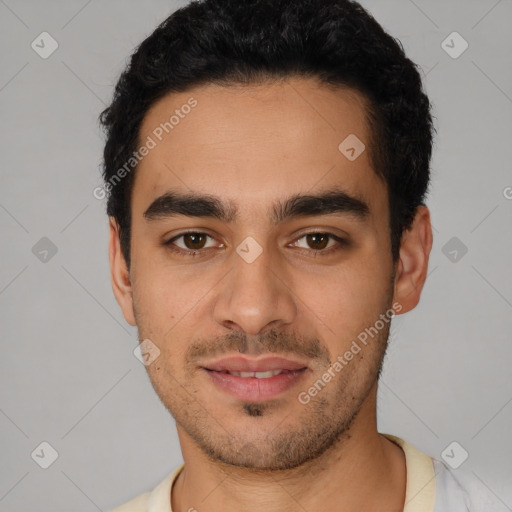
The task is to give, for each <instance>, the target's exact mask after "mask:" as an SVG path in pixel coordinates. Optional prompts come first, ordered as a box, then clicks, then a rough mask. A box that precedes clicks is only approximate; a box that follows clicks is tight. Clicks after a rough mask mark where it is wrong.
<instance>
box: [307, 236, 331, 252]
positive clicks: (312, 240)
mask: <svg viewBox="0 0 512 512" xmlns="http://www.w3.org/2000/svg"><path fill="white" fill-rule="evenodd" d="M319 239H323V242H325V243H322V242H321V241H320V242H319ZM307 241H308V244H309V245H310V246H311V245H313V246H314V247H312V248H313V249H325V247H326V246H327V242H328V241H329V235H326V234H325V233H310V234H308V235H307ZM318 245H320V247H318Z"/></svg>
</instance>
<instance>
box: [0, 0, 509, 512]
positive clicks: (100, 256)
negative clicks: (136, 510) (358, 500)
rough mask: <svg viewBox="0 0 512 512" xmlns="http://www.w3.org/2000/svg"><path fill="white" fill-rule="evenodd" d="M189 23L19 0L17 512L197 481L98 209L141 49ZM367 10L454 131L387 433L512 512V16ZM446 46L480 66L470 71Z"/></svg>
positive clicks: (6, 288)
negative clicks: (132, 59)
mask: <svg viewBox="0 0 512 512" xmlns="http://www.w3.org/2000/svg"><path fill="white" fill-rule="evenodd" d="M180 5H184V3H180V4H178V3H176V2H172V1H163V0H146V1H126V0H125V1H120V0H108V1H101V2H100V1H99V0H90V1H87V0H73V1H70V0H68V1H64V0H53V1H49V0H46V1H35V0H33V1H29V0H25V1H23V0H18V1H14V0H2V1H0V57H1V78H0V112H1V142H0V158H1V167H0V172H1V187H0V222H1V237H2V242H1V246H2V251H1V252H2V261H1V266H0V315H1V336H2V337H1V341H2V345H1V348H2V350H1V357H0V366H1V374H0V433H1V446H0V449H1V452H0V511H2V512H21V511H28V510H30V511H41V512H57V511H70V510H73V512H94V511H96V510H108V509H109V508H111V507H113V506H115V505H118V504H120V503H122V502H124V501H126V500H128V499H130V498H132V497H134V496H135V495H137V494H139V493H141V492H143V491H147V490H149V489H151V488H152V487H153V486H154V485H156V484H157V483H158V482H159V481H160V480H161V479H163V477H164V476H165V475H166V474H167V473H169V472H170V471H171V470H172V469H173V468H174V467H176V466H177V465H178V464H180V463H181V460H182V459H181V452H180V448H179V444H178V441H177V436H176V432H175V424H174V420H173V419H172V418H171V417H170V415H169V414H168V413H167V411H166V410H165V408H164V407H163V405H162V404H161V403H160V401H159V399H158V397H157V396H156V394H155V393H154V391H153V389H152V387H151V384H150V382H149V379H148V377H147V375H146V371H145V368H144V366H143V365H142V364H141V363H140V362H139V360H138V359H137V358H136V357H135V356H134V353H133V350H134V348H135V347H136V346H137V336H136V335H137V333H136V330H135V329H134V328H132V327H130V326H129V325H127V324H126V323H125V321H124V319H123V317H122V315H121V312H120V310H119V307H118V305H117V303H116V302H115V299H114V296H113V293H112V290H111V285H110V276H109V268H108V254H107V247H108V229H107V227H108V224H107V217H106V214H105V204H104V202H103V201H100V200H97V199H96V198H95V197H94V196H93V190H94V188H95V187H97V186H99V185H101V177H100V171H99V165H100V163H101V154H102V149H103V139H102V134H101V132H100V130H99V127H98V123H97V117H98V115H99V113H100V111H101V110H102V109H103V108H104V107H105V106H106V105H107V104H108V102H109V101H110V99H111V96H112V92H113V85H114V84H115V82H116V80H117V78H118V75H119V73H120V72H121V70H122V69H123V67H124V65H125V63H126V61H127V59H128V57H129V56H130V54H131V53H132V51H133V49H134V48H135V46H136V45H137V44H139V43H140V42H141V41H142V40H143V39H144V38H145V37H146V36H148V35H149V34H150V33H151V32H152V31H153V29H154V28H155V27H156V25H157V24H158V23H160V22H161V21H163V19H164V18H166V17H167V16H168V15H169V14H170V13H171V12H172V11H174V10H175V9H176V8H177V7H178V6H180ZM363 5H364V6H365V7H367V8H368V9H369V10H370V11H371V12H372V13H373V15H374V16H375V17H376V18H377V20H378V21H379V22H380V23H381V24H382V25H383V26H384V28H385V29H386V30H388V31H389V32H390V33H391V34H392V35H393V36H395V37H397V38H399V39H400V40H401V42H402V44H403V46H404V48H405V50H406V52H407V54H408V55H409V57H410V58H411V59H412V60H414V61H415V62H416V63H417V64H418V65H419V66H420V67H421V68H422V70H423V71H422V74H423V76H424V81H425V87H426V90H427V93H428V95H429V96H430V98H431V100H432V102H433V104H434V115H435V117H436V128H437V136H436V145H435V149H434V158H433V162H432V186H431V193H430V196H429V199H428V206H429V207H430V209H431V212H432V220H433V225H434V246H433V250H432V254H431V260H430V267H429V276H428V280H427V283H426V286H425V289H424V292H423V296H422V300H421V302H420V304H419V306H418V307H417V308H416V309H415V310H414V311H412V312H410V313H408V314H406V315H404V316H399V317H397V318H396V319H395V321H394V325H393V329H392V337H391V341H390V347H389V351H388V355H387V357H386V362H385V369H384V373H383V376H382V380H381V385H380V392H379V404H378V422H379V430H380V431H381V432H386V433H391V434H395V435H398V436H400V437H402V438H404V439H406V440H407V441H409V442H410V443H412V444H413V445H414V446H416V447H417V448H418V449H420V450H422V451H424V452H425V453H428V454H429V455H432V456H435V457H437V458H441V453H442V452H443V450H444V449H445V448H446V447H447V446H448V445H450V443H452V442H453V441H456V442H457V443H458V444H459V445H460V446H461V447H462V448H463V449H464V450H466V451H467V452H468V454H469V457H468V459H467V460H466V461H465V462H464V464H463V465H462V466H461V468H460V470H463V469H464V470H467V471H472V472H474V473H475V475H476V476H477V477H478V479H479V480H480V482H481V485H482V488H484V487H487V488H489V489H490V490H491V491H492V492H493V493H494V494H495V495H496V496H497V497H499V499H500V500H501V501H503V502H504V503H506V504H507V505H508V506H509V507H512V440H511V438H512V435H511V432H512V376H511V375H512V373H511V367H512V365H511V363H512V343H511V334H510V332H511V329H512V276H511V272H510V268H511V261H512V258H511V256H512V229H511V226H512V222H511V221H512V199H511V198H512V188H511V187H512V172H511V170H512V167H511V161H512V144H511V140H512V139H511V134H512V130H511V128H512V67H511V61H510V55H511V53H512V40H511V36H510V30H509V28H510V27H509V24H510V19H512V2H510V0H502V1H496V0H478V1H476V0H471V1H469V0H456V1H455V0H451V1H440V0H437V1H426V0H416V1H414V2H413V1H412V0H393V1H382V0H380V1H378V0H371V1H370V0H368V1H365V2H363ZM42 32H48V34H50V36H51V37H52V38H53V39H54V40H55V41H56V42H57V44H58V48H57V49H56V50H55V51H54V53H52V54H51V55H50V56H49V57H47V58H46V59H44V58H42V57H41V56H40V53H41V52H42V50H43V49H42V48H38V51H36V50H35V49H34V48H33V47H32V46H31V44H32V42H33V41H35V42H36V43H37V42H38V41H40V40H41V37H45V38H46V39H45V41H46V43H45V44H44V46H45V51H49V49H51V44H54V43H52V42H51V40H50V39H48V36H46V35H45V36H40V34H41V33H42ZM453 32H457V33H458V35H453V34H452V33H453ZM447 38H448V39H447ZM454 38H455V39H454ZM461 38H462V39H461ZM445 40H447V41H448V43H444V44H445V45H446V44H448V46H449V47H455V50H460V49H461V48H463V46H465V43H464V41H466V42H467V44H468V48H467V49H466V50H465V51H464V52H463V53H462V54H461V55H458V56H457V58H454V51H455V50H454V49H453V48H452V50H451V53H452V55H449V53H448V52H447V51H445V50H446V47H443V41H445ZM451 41H454V42H453V43H452V42H451ZM461 45H462V46H461ZM41 46H42V44H41V43H39V47H41ZM36 48H37V46H36ZM455 53H457V52H455ZM454 251H455V252H454ZM41 443H48V444H43V445H41ZM457 449H460V448H457ZM55 457H57V458H56V459H55ZM43 459H44V460H43ZM53 459H55V460H54V461H53V463H52V464H51V465H50V466H49V467H48V468H47V469H43V468H42V467H41V464H43V465H44V464H45V461H46V463H48V462H51V461H52V460H53Z"/></svg>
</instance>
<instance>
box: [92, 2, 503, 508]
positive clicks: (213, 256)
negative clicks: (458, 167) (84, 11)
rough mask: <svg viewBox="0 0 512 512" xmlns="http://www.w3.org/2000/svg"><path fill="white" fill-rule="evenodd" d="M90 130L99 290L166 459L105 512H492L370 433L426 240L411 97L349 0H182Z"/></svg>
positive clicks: (409, 66)
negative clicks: (134, 492) (133, 363)
mask: <svg viewBox="0 0 512 512" xmlns="http://www.w3.org/2000/svg"><path fill="white" fill-rule="evenodd" d="M101 120H102V123H103V125H104V127H105V129H106V132H107V142H106V146H105V152H104V158H105V167H104V179H105V190H106V191H107V192H108V195H109V197H108V208H107V211H108V214H109V216H110V264H111V276H112V285H113V290H114V294H115V296H116V299H117V301H118V302H119V304H120V306H121V308H122V311H123V314H124V317H125V319H126V321H127V322H128V323H130V324H131V325H134V326H137V328H138V332H139V339H140V341H141V350H142V351H143V353H144V357H145V358H146V359H145V362H146V367H147V371H148V374H149V377H150V379H151V382H152V385H153V387H154V389H155V391H156V392H157V394H158V396H159V397H160V399H161V400H162V402H163V404H164V405H165V406H166V407H167V409H168V410H169V412H170V413H171V414H172V415H173V416H174V418H175V419H176V425H177V430H178V436H179V440H180V445H181V449H182V454H183V458H184V465H183V466H181V467H180V468H177V469H176V470H174V471H172V472H171V473H170V474H169V475H168V477H167V478H166V479H165V480H164V481H162V482H161V483H160V484H159V485H158V486H156V487H155V488H154V489H153V490H152V491H151V492H148V493H144V494H142V495H140V496H138V497H137V498H135V499H133V500H131V501H130V502H129V503H126V504H124V505H123V506H121V507H119V508H117V509H116V511H119V512H143V511H144V512H145V511H148V512H170V511H173V512H185V511H196V510H197V511H199V512H203V511H204V512H210V511H211V512H215V511H221V510H222V511H224V512H230V511H235V510H236V511H239V510H243V511H244V512H252V511H261V510H264V511H268V512H274V511H280V512H286V511H296V510H307V511H311V512H315V511H320V510H339V511H343V512H355V511H361V510H366V511H377V510H378V511H380V512H391V511H394V512H396V511H402V510H404V511H406V512H412V511H414V512H434V511H435V512H447V511H450V512H453V511H455V510H457V511H459V510H460V511H462V510H468V509H469V510H471V511H476V510H482V511H483V510H489V509H488V508H485V507H486V506H489V505H488V504H487V502H486V500H487V499H488V498H487V497H485V496H481V495H478V496H477V495H475V494H474V493H473V492H472V491H471V482H465V481H463V480H461V479H460V477H458V476H457V477H456V476H455V475H454V474H452V472H451V471H450V470H449V469H448V467H447V466H445V465H444V464H443V463H442V462H441V461H439V460H437V459H432V458H431V457H429V456H427V455H425V454H423V453H421V452H420V451H418V450H417V449H416V448H414V447H413V446H412V445H410V444H409V443H407V442H406V441H405V440H403V439H400V438H398V437H396V436H393V435H390V434H381V433H379V432H378V431H377V421H376V399H377V384H378V379H379V376H380V373H381V369H382V364H383V359H384V355H385V352H386V347H387V340H388V335H389V330H390V324H391V319H392V317H393V316H394V315H395V314H403V313H406V312H408V311H410V310H412V309H413V308H414V307H415V306H416V305H417V304H418V302H419V299H420V293H421V290H422V287H423V285H424V282H425V278H426V275H427V267H428V260H429V254H430V250H431V247H432V230H431V225H430V216H429V210H428V209H427V207H426V206H425V204H424V201H425V197H426V193H427V188H428V183H429V162H430V156H431V148H432V132H433V128H432V119H431V115H430V104H429V101H428V98H427V97H426V95H425V94H424V92H423V90H422V86H421V79H420V76H419V73H418V71H417V70H416V68H415V66H414V64H413V63H412V62H411V61H410V60H409V59H407V58H406V56H405V55H404V53H403V50H402V49H401V46H400V45H399V44H398V43H397V42H396V41H395V40H394V39H393V38H391V37H390V36H389V35H387V34H386V33H385V32H384V31H383V29H382V28H381V27H380V25H379V24H378V23H377V22H376V21H375V20H374V19H373V18H372V17H371V16H370V15H369V14H368V13H367V12H366V11H365V10H364V9H363V8H362V7H360V6H359V5H358V4H356V3H354V2H349V1H347V0H263V1H260V0H203V1H199V2H193V3H191V4H189V5H188V6H186V7H184V8H182V9H180V10H178V11H176V12H175V13H174V14H172V15H171V16H170V17H169V18H168V19H167V20H165V21H164V22H163V23H162V24H161V25H160V26H159V27H158V28H157V29H156V30H155V31H154V33H153V34H151V35H150V36H149V37H148V38H147V39H146V40H145V41H144V42H143V43H142V44H141V45H140V47H139V48H138V49H137V51H136V52H135V54H134V55H133V56H132V59H131V62H130V64H129V66H128V68H127V69H126V71H125V72H124V73H123V75H122V76H121V78H120V80H119V82H118V84H117V86H116V90H115V95H114V99H113V102H112V104H111V105H110V106H109V107H108V108H107V109H106V110H105V111H104V112H103V113H102V116H101ZM489 503H490V502H489ZM493 510H497V508H493Z"/></svg>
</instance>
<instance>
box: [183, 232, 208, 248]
mask: <svg viewBox="0 0 512 512" xmlns="http://www.w3.org/2000/svg"><path fill="white" fill-rule="evenodd" d="M200 239H203V240H202V241H203V243H202V244H201V243H200V242H199V240H200ZM183 240H184V242H185V245H186V246H187V248H188V249H191V250H197V249H202V248H203V246H204V242H205V240H206V237H205V236H204V235H202V234H201V233H185V234H184V235H183ZM187 240H191V241H192V247H191V246H190V244H189V243H187ZM198 243H199V244H200V247H197V246H196V245H195V244H198Z"/></svg>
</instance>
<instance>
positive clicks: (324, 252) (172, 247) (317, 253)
mask: <svg viewBox="0 0 512 512" xmlns="http://www.w3.org/2000/svg"><path fill="white" fill-rule="evenodd" d="M185 235H206V236H207V237H209V238H212V239H213V237H212V236H211V235H209V234H208V233H203V232H201V231H185V232H184V233H181V234H179V235H176V236H174V237H172V238H171V239H170V240H168V241H167V242H164V243H163V244H164V245H165V246H166V247H167V248H168V249H169V250H170V251H172V252H174V253H177V254H180V255H182V256H190V257H195V256H196V255H198V254H200V253H204V252H206V251H207V250H208V249H213V247H207V248H206V249H198V250H196V251H193V250H186V249H182V248H180V247H178V248H177V247H176V246H175V245H174V243H173V242H175V241H176V240H178V239H179V238H181V237H183V236H185ZM308 235H326V236H328V237H329V238H330V239H333V240H335V241H336V242H338V244H337V245H335V246H333V247H330V248H329V249H317V250H315V249H303V250H305V251H312V252H313V254H314V257H316V256H327V255H330V254H332V253H335V252H337V251H339V250H341V249H343V248H345V247H347V246H348V245H349V243H348V241H347V240H345V239H344V238H341V237H339V236H336V235H334V234H333V233H329V232H326V231H311V232H308V233H303V234H302V235H301V236H299V237H298V238H296V239H295V243H296V242H297V241H299V240H301V239H302V238H304V237H306V236H308Z"/></svg>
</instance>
